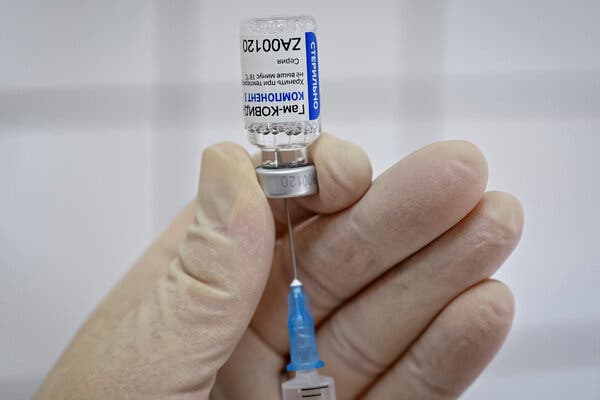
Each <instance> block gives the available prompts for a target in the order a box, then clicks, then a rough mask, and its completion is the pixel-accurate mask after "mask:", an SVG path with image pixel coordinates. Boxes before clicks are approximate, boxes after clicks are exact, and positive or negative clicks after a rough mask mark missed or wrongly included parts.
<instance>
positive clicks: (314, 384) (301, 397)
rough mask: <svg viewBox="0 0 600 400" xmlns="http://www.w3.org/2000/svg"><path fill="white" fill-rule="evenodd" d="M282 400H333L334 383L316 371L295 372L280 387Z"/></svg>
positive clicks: (331, 379)
mask: <svg viewBox="0 0 600 400" xmlns="http://www.w3.org/2000/svg"><path fill="white" fill-rule="evenodd" d="M281 390H282V394H283V400H307V399H310V400H313V399H314V400H335V382H334V380H333V378H331V377H329V376H323V375H320V374H319V373H317V371H316V370H309V371H297V372H296V376H295V377H294V378H293V379H290V380H289V381H286V382H284V383H283V384H282V385H281Z"/></svg>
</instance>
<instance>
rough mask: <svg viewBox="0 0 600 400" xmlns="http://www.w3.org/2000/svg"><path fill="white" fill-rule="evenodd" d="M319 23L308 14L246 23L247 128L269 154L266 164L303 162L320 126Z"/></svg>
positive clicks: (244, 88)
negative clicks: (317, 26)
mask: <svg viewBox="0 0 600 400" xmlns="http://www.w3.org/2000/svg"><path fill="white" fill-rule="evenodd" d="M315 28H316V24H315V20H314V19H313V18H312V17H308V16H300V17H271V18H255V19H249V20H245V21H243V22H242V25H241V30H240V46H241V48H240V52H241V62H242V80H241V82H242V101H243V104H242V112H243V115H244V123H245V129H246V132H247V135H248V140H249V141H250V143H252V144H254V145H256V146H258V147H260V148H261V149H262V150H263V155H265V154H267V156H266V157H263V161H266V164H269V163H268V162H269V161H272V159H273V158H275V159H276V160H275V164H276V165H275V167H278V166H280V165H278V163H280V164H283V165H292V166H293V165H298V164H300V165H301V164H302V163H303V162H302V161H303V158H304V161H305V156H306V151H305V148H306V147H307V146H308V145H309V144H310V143H312V142H313V141H314V140H315V139H316V138H317V136H318V135H319V133H320V131H321V119H320V114H321V97H320V85H319V61H318V50H317V37H316V34H315ZM285 153H289V154H287V155H286V154H285ZM269 154H270V155H269ZM277 159H278V160H277ZM281 160H284V161H283V162H281ZM266 166H268V165H266Z"/></svg>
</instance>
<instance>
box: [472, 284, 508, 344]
mask: <svg viewBox="0 0 600 400" xmlns="http://www.w3.org/2000/svg"><path fill="white" fill-rule="evenodd" d="M490 284H491V285H494V286H496V289H495V290H494V292H493V293H492V294H493V295H489V296H486V297H485V298H483V299H479V300H478V302H477V304H476V306H475V310H474V313H473V329H472V330H471V331H472V333H471V335H470V336H471V337H470V338H471V340H472V341H473V342H476V343H480V342H482V341H483V342H488V341H489V339H490V338H491V337H497V336H503V335H504V334H505V333H506V332H507V331H508V329H509V328H510V326H511V324H512V320H513V315H514V299H513V297H512V293H511V292H510V290H509V289H508V288H507V287H506V286H504V285H501V284H500V283H497V282H491V283H490Z"/></svg>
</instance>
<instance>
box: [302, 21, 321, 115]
mask: <svg viewBox="0 0 600 400" xmlns="http://www.w3.org/2000/svg"><path fill="white" fill-rule="evenodd" d="M304 36H305V39H306V81H307V84H308V111H309V112H308V115H309V119H311V120H313V119H317V118H319V113H320V110H321V101H320V96H319V54H318V51H317V36H316V35H315V33H314V32H306V33H305V34H304Z"/></svg>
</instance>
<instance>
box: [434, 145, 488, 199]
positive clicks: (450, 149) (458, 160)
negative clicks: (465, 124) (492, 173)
mask: <svg viewBox="0 0 600 400" xmlns="http://www.w3.org/2000/svg"><path fill="white" fill-rule="evenodd" d="M446 146H447V149H446V152H445V153H446V154H447V157H448V162H447V166H448V170H447V172H448V179H449V180H451V181H452V182H451V183H452V184H454V185H460V186H462V187H465V186H467V187H474V188H477V189H479V188H483V187H485V185H486V183H487V177H488V167H487V161H486V159H485V157H484V155H483V153H482V152H481V150H479V148H478V147H477V146H475V145H474V144H472V143H470V142H466V141H452V142H447V144H446Z"/></svg>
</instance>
